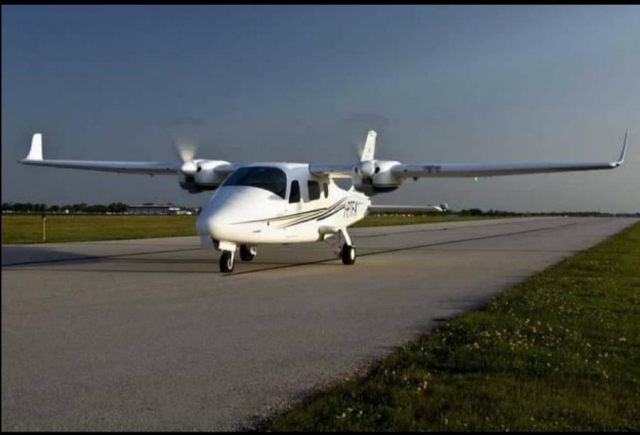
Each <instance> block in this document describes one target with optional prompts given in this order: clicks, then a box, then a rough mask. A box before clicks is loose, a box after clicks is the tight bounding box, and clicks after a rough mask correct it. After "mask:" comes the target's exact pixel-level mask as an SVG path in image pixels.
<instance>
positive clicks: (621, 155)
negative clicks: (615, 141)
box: [616, 129, 629, 165]
mask: <svg viewBox="0 0 640 435" xmlns="http://www.w3.org/2000/svg"><path fill="white" fill-rule="evenodd" d="M628 142H629V129H627V132H626V133H625V134H624V142H623V143H622V151H621V152H620V158H619V159H618V161H617V162H616V163H618V164H619V165H621V164H622V163H623V162H624V157H625V155H626V154H627V143H628Z"/></svg>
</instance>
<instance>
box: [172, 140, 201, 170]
mask: <svg viewBox="0 0 640 435" xmlns="http://www.w3.org/2000/svg"><path fill="white" fill-rule="evenodd" d="M197 149H198V146H197V145H196V143H195V141H191V140H178V141H176V143H175V151H176V154H177V155H178V157H179V158H180V160H181V161H182V166H181V167H180V171H181V172H182V173H183V174H185V175H190V176H193V175H195V174H196V173H197V172H198V169H199V166H198V165H197V164H196V163H195V162H194V161H193V158H194V157H195V155H196V151H197Z"/></svg>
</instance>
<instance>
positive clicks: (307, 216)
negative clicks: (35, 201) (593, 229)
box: [19, 130, 629, 272]
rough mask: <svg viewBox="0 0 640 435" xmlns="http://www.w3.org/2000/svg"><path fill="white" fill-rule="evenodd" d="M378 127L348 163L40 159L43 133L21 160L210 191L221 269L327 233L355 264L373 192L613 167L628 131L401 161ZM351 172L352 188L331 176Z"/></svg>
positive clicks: (206, 238)
mask: <svg viewBox="0 0 640 435" xmlns="http://www.w3.org/2000/svg"><path fill="white" fill-rule="evenodd" d="M376 136H377V134H376V132H375V131H373V130H371V131H369V133H368V135H367V138H366V142H365V146H364V148H363V150H362V153H361V157H360V161H359V162H356V163H349V164H309V163H284V162H266V163H251V164H232V163H229V162H226V161H222V160H207V159H194V152H193V149H191V150H189V149H186V148H183V149H182V150H180V151H181V153H180V155H181V158H182V162H169V163H165V162H108V161H81V160H44V159H43V158H42V135H41V134H40V133H36V134H34V135H33V139H32V142H31V149H30V151H29V155H27V157H26V158H25V159H23V160H19V162H20V163H24V164H28V165H37V166H53V167H58V168H73V169H85V170H91V171H107V172H117V173H126V174H147V175H174V174H177V175H178V180H179V183H180V187H182V188H183V189H185V190H188V191H189V192H191V193H198V192H202V191H210V190H213V191H215V192H214V193H213V195H212V196H211V198H210V200H209V202H208V203H207V204H206V205H205V206H204V207H203V208H202V211H201V213H200V215H199V216H198V219H197V222H196V229H197V233H198V235H199V236H200V242H201V246H202V247H203V248H207V247H212V248H214V249H216V250H219V251H222V255H221V256H220V271H221V272H232V271H233V269H234V259H235V252H236V249H237V248H238V247H239V251H240V258H241V259H242V260H243V261H251V260H253V258H254V257H255V256H256V253H257V251H256V246H257V245H262V244H289V243H304V242H316V241H324V240H329V241H333V242H334V248H335V254H336V256H338V257H341V258H342V262H343V263H344V264H347V265H349V264H354V263H355V261H356V249H355V246H354V244H353V241H352V240H351V238H350V237H349V233H348V232H347V227H349V226H350V225H352V224H354V223H355V222H357V221H359V220H361V219H363V218H364V217H365V216H366V215H367V212H368V210H369V208H370V207H371V200H370V197H371V196H374V195H376V194H378V193H388V192H393V191H394V190H396V189H397V188H398V187H400V185H402V183H403V182H404V181H405V180H406V179H408V178H413V179H414V180H417V179H418V178H422V177H425V178H429V177H438V178H440V177H473V178H475V177H492V176H499V175H521V174H535V173H545V172H569V171H590V170H601V169H615V168H617V167H618V166H620V165H621V164H622V162H623V161H624V156H625V152H626V148H627V141H628V138H629V131H628V130H627V133H626V134H625V138H624V143H623V146H622V152H621V153H620V158H619V159H618V160H617V161H614V162H599V163H598V162H596V163H472V164H459V163H438V164H434V163H429V164H402V163H400V162H397V161H391V160H377V159H375V158H374V151H375V143H376ZM338 177H342V178H351V180H352V186H351V188H350V189H349V190H344V189H341V188H340V187H338V186H337V185H336V184H335V183H334V181H333V179H334V178H338Z"/></svg>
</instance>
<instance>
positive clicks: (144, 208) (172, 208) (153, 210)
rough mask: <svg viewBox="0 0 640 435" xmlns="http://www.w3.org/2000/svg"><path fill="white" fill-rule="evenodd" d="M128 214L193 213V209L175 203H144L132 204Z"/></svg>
mask: <svg viewBox="0 0 640 435" xmlns="http://www.w3.org/2000/svg"><path fill="white" fill-rule="evenodd" d="M127 213H128V214H173V215H176V214H184V215H191V214H193V213H192V211H191V210H186V209H183V208H182V207H179V206H176V205H173V204H166V205H162V204H143V205H130V206H128V208H127Z"/></svg>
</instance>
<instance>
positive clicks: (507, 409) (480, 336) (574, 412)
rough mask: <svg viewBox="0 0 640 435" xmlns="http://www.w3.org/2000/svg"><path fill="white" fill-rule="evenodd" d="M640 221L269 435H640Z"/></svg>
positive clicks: (284, 419) (310, 404) (340, 388)
mask: <svg viewBox="0 0 640 435" xmlns="http://www.w3.org/2000/svg"><path fill="white" fill-rule="evenodd" d="M639 271H640V224H636V225H634V226H633V227H631V228H628V229H626V230H625V231H623V232H621V233H619V234H618V235H616V236H614V237H612V238H610V239H608V240H607V241H605V242H603V243H601V244H600V245H598V246H596V247H594V248H592V249H589V250H587V251H584V252H581V253H579V254H577V255H575V256H574V257H572V258H570V259H567V260H565V261H563V262H561V263H560V264H558V265H556V266H554V267H551V268H550V269H547V270H546V271H544V272H541V273H539V274H537V275H535V276H534V277H532V278H531V279H529V280H527V281H526V282H524V283H522V284H519V285H517V286H515V287H514V288H512V289H510V290H508V291H506V292H503V293H501V294H500V295H498V296H496V297H494V298H492V299H491V300H490V301H489V302H488V303H487V304H486V305H485V306H484V307H483V308H482V309H480V310H477V311H474V312H471V313H468V314H465V315H462V316H459V317H457V318H454V319H451V320H450V321H449V322H447V323H445V324H444V325H443V326H442V327H440V328H438V329H436V330H434V331H432V332H430V333H428V334H426V335H424V336H423V337H421V338H419V339H418V340H416V341H414V342H412V343H410V344H407V345H405V346H403V347H401V348H400V349H399V350H397V351H396V352H394V353H392V354H391V355H389V356H388V357H387V358H385V359H383V360H382V361H381V362H379V363H377V364H376V365H375V366H374V367H373V368H371V369H370V370H369V372H368V373H367V374H366V375H365V376H363V377H359V378H356V379H352V380H350V381H346V382H344V383H341V384H339V385H336V386H334V387H332V388H330V389H328V390H326V391H323V392H320V393H317V394H316V395H315V396H314V397H312V398H310V399H309V400H307V401H305V402H304V403H302V404H298V405H296V406H294V407H293V409H292V410H290V411H289V412H286V413H283V414H280V415H278V416H275V417H272V418H271V419H270V420H268V421H263V422H262V423H260V424H258V428H259V429H260V430H268V431H405V430H407V431H558V430H559V431H605V430H612V431H636V432H637V431H640V272H639Z"/></svg>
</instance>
